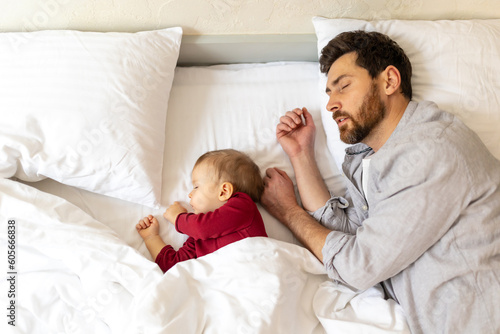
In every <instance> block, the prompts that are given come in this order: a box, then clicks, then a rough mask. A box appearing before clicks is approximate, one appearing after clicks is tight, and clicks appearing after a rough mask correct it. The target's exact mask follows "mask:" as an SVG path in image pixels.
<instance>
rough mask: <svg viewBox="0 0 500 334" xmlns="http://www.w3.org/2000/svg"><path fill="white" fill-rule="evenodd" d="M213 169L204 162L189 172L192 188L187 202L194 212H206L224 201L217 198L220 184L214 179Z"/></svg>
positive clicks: (218, 206)
mask: <svg viewBox="0 0 500 334" xmlns="http://www.w3.org/2000/svg"><path fill="white" fill-rule="evenodd" d="M212 174H213V170H212V169H211V168H209V167H208V166H207V164H206V163H202V164H201V165H198V166H196V167H195V168H194V169H193V172H192V174H191V179H192V182H193V190H192V191H191V192H190V193H189V198H190V199H191V201H190V202H189V204H190V205H191V206H192V207H193V209H194V212H195V213H196V214H198V213H207V212H209V211H214V210H215V209H218V208H220V207H221V206H222V205H223V204H224V202H223V201H221V200H220V199H219V192H220V185H219V184H218V183H217V182H215V181H214V179H213V177H212Z"/></svg>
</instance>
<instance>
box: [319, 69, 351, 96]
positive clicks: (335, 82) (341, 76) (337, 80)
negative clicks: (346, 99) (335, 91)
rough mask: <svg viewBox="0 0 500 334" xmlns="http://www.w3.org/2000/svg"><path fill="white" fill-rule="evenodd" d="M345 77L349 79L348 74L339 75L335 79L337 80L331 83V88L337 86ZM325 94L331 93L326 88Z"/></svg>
mask: <svg viewBox="0 0 500 334" xmlns="http://www.w3.org/2000/svg"><path fill="white" fill-rule="evenodd" d="M346 77H350V75H349V74H342V75H340V76H339V77H337V79H335V80H333V81H332V86H337V85H338V84H339V81H340V80H342V79H344V78H346ZM325 92H326V93H327V94H328V93H330V92H331V90H330V88H328V87H326V90H325Z"/></svg>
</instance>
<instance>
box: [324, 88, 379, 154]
mask: <svg viewBox="0 0 500 334" xmlns="http://www.w3.org/2000/svg"><path fill="white" fill-rule="evenodd" d="M385 113H386V107H385V104H384V102H383V101H382V100H381V99H380V95H379V93H378V85H377V83H376V82H375V81H374V82H373V83H372V86H371V90H370V92H369V93H368V94H367V95H365V97H364V98H363V103H362V104H361V107H360V108H359V113H358V115H357V116H356V119H355V118H353V116H352V115H351V114H349V113H346V112H343V111H336V112H335V113H334V114H333V118H334V119H336V118H337V117H341V116H346V117H349V120H350V123H351V124H350V126H348V125H349V124H347V125H345V126H341V127H340V128H339V132H340V140H342V141H343V142H344V143H346V144H356V143H359V142H361V141H363V139H365V138H366V137H367V136H368V135H369V134H370V132H371V131H372V130H373V129H374V128H375V127H376V126H377V125H378V124H379V123H380V122H381V121H382V120H383V119H384V117H385Z"/></svg>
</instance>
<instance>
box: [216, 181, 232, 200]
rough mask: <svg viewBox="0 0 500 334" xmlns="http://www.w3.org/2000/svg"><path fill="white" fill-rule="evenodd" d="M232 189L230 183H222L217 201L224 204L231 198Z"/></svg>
mask: <svg viewBox="0 0 500 334" xmlns="http://www.w3.org/2000/svg"><path fill="white" fill-rule="evenodd" d="M233 191H234V187H233V184H232V183H231V182H224V183H222V184H221V186H220V189H219V200H220V201H221V202H225V201H227V200H228V199H230V198H231V196H233Z"/></svg>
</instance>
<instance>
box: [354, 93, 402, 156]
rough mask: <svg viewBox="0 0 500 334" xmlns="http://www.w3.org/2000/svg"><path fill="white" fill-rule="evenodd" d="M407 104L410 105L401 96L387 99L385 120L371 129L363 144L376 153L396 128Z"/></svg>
mask: <svg viewBox="0 0 500 334" xmlns="http://www.w3.org/2000/svg"><path fill="white" fill-rule="evenodd" d="M408 103H410V100H408V99H406V98H405V97H403V96H402V95H399V96H393V97H392V98H390V99H388V100H387V103H386V114H385V118H384V119H383V120H382V121H381V122H380V124H379V125H378V126H377V127H376V128H375V129H373V131H372V132H371V133H370V135H369V136H368V137H366V138H365V139H364V140H363V143H365V144H366V145H368V146H370V147H371V148H372V149H373V151H374V152H377V151H378V150H379V149H380V148H381V147H382V146H384V144H385V143H386V141H387V140H388V139H389V137H390V136H391V135H392V133H393V132H394V130H395V129H396V127H397V126H398V124H399V121H400V120H401V118H402V117H403V115H404V113H405V110H406V107H407V106H408Z"/></svg>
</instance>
